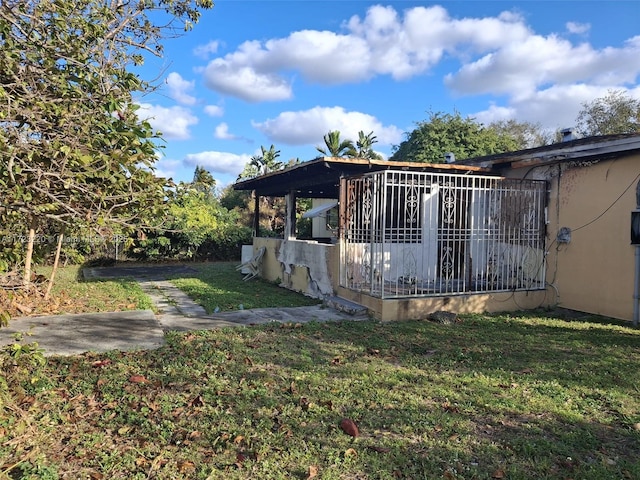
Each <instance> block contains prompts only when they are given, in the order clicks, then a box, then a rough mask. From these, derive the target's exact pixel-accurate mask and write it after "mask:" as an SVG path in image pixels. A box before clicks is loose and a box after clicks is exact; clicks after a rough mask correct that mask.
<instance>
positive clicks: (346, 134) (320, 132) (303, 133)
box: [253, 106, 403, 146]
mask: <svg viewBox="0 0 640 480" xmlns="http://www.w3.org/2000/svg"><path fill="white" fill-rule="evenodd" d="M253 126H254V127H255V128H257V129H258V130H260V131H261V132H262V133H263V134H265V135H266V136H267V137H268V138H269V139H270V140H272V141H274V142H282V143H285V144H288V145H305V144H309V143H313V144H316V145H320V146H322V145H324V141H323V136H324V135H325V134H326V133H327V132H329V131H330V130H339V131H340V134H341V136H342V137H343V138H345V139H350V140H353V141H355V140H357V138H358V132H359V131H360V130H362V131H364V132H365V133H366V134H368V133H369V132H371V131H373V133H374V135H375V136H376V137H377V139H378V143H377V144H376V145H395V144H399V143H400V142H401V141H402V138H403V137H402V131H401V130H400V129H399V128H397V127H396V126H395V125H389V126H384V125H382V123H381V122H380V121H379V120H378V119H376V118H375V117H373V116H371V115H368V114H366V113H362V112H348V111H346V110H345V109H344V108H342V107H319V106H317V107H314V108H311V109H309V110H301V111H297V112H292V111H289V112H282V113H281V114H280V115H278V116H277V117H275V118H271V119H267V120H265V121H264V122H253Z"/></svg>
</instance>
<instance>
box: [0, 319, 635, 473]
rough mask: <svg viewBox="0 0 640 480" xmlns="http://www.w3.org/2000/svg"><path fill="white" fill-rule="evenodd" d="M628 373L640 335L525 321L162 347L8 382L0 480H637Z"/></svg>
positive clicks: (331, 331)
mask: <svg viewBox="0 0 640 480" xmlns="http://www.w3.org/2000/svg"><path fill="white" fill-rule="evenodd" d="M638 365H640V333H639V332H638V330H634V329H631V328H628V327H624V326H616V325H611V324H606V323H585V322H577V321H574V322H566V321H562V320H557V319H550V318H544V317H539V316H536V315H525V316H523V317H519V318H518V317H515V316H504V315H503V316H495V317H491V316H480V315H477V316H465V317H463V322H462V323H459V324H455V325H449V326H445V325H439V324H435V323H431V322H425V321H411V322H398V323H387V324H382V323H378V322H373V321H366V322H348V323H330V324H315V323H310V324H304V325H302V326H301V325H297V326H295V325H284V326H282V325H266V326H261V327H250V328H238V329H231V330H219V331H211V332H195V333H187V334H171V335H169V337H168V344H167V345H166V346H165V347H163V348H161V349H159V350H155V351H149V352H139V353H116V352H113V353H110V354H105V355H83V356H78V357H70V358H50V359H49V360H48V364H47V365H46V366H44V367H43V368H42V369H39V368H36V367H33V368H29V369H27V370H26V371H22V373H20V371H19V368H18V367H10V368H7V365H6V364H5V372H6V374H7V379H8V383H9V385H8V387H7V388H5V389H4V390H3V391H2V393H1V395H2V398H1V401H2V402H3V406H2V410H0V478H1V477H2V475H5V476H7V477H8V478H34V479H35V478H38V479H43V478H44V479H47V478H51V479H53V478H73V479H79V478H89V479H112V478H126V479H147V478H154V479H176V478H202V479H205V478H211V479H249V478H251V479H288V478H294V479H295V478H298V479H307V478H318V479H368V478H371V479H374V478H375V479H399V478H400V479H418V478H424V479H434V478H435V479H441V478H444V479H500V478H504V479H534V478H535V479H539V478H553V479H556V478H557V479H569V478H572V479H602V480H605V479H606V480H609V479H625V478H628V479H635V478H640V459H639V458H638V455H637V452H638V446H639V445H640V443H639V442H640V432H639V431H638V429H637V428H638V424H639V423H640V390H639V387H638V385H640V375H639V374H638ZM343 418H349V419H352V420H353V421H354V422H355V423H356V424H357V425H358V427H359V430H360V436H359V437H357V438H353V437H351V436H349V435H347V434H345V433H344V432H343V431H342V430H341V428H340V421H341V420H342V419H343Z"/></svg>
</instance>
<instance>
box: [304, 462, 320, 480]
mask: <svg viewBox="0 0 640 480" xmlns="http://www.w3.org/2000/svg"><path fill="white" fill-rule="evenodd" d="M317 476H318V467H317V466H315V465H309V469H308V470H307V480H311V479H312V478H316V477H317Z"/></svg>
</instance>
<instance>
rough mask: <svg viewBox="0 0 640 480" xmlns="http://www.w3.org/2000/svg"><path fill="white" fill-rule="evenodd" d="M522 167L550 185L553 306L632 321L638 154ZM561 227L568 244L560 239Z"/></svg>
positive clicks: (549, 257)
mask: <svg viewBox="0 0 640 480" xmlns="http://www.w3.org/2000/svg"><path fill="white" fill-rule="evenodd" d="M526 170H528V169H521V170H520V171H513V172H512V173H513V174H514V175H517V174H524V173H527V176H528V178H544V179H546V180H547V181H548V182H549V204H548V221H549V223H548V228H547V251H548V254H547V273H546V280H547V282H548V283H549V284H551V286H552V288H553V290H552V292H551V293H552V295H551V296H552V297H555V298H554V299H553V298H551V300H553V302H552V303H553V304H556V305H558V306H561V307H565V308H569V309H573V310H579V311H582V312H588V313H593V314H598V315H604V316H608V317H613V318H619V319H623V320H632V319H633V302H634V299H633V296H634V292H633V286H634V275H635V272H634V270H635V247H634V246H632V245H630V224H631V211H632V210H634V209H635V208H636V184H637V181H638V178H637V177H638V174H640V155H631V156H627V157H623V158H618V159H615V160H606V161H600V162H598V163H584V164H570V163H567V162H565V163H560V164H556V165H553V166H545V167H538V168H534V169H533V170H529V171H528V172H526ZM562 227H567V228H568V229H570V231H571V239H570V241H569V242H568V243H565V242H562V241H559V240H558V232H559V230H560V229H561V228H562Z"/></svg>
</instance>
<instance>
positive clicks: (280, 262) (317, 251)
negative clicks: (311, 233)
mask: <svg viewBox="0 0 640 480" xmlns="http://www.w3.org/2000/svg"><path fill="white" fill-rule="evenodd" d="M260 247H265V248H266V252H265V256H264V259H263V262H262V277H263V278H264V279H266V280H269V281H272V282H278V283H279V284H280V285H281V286H282V287H285V288H288V289H290V290H294V291H296V292H301V293H303V294H305V295H309V296H311V297H315V298H324V297H325V296H331V295H333V294H334V292H335V289H336V287H337V285H338V272H339V255H338V247H337V246H335V245H328V244H322V243H317V242H313V241H308V240H286V241H285V240H282V239H278V238H258V237H256V238H254V239H253V248H254V250H257V249H259V248H260Z"/></svg>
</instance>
